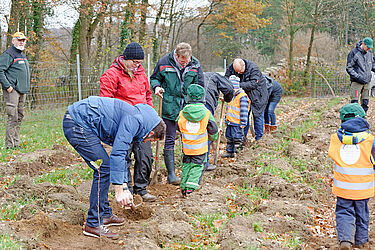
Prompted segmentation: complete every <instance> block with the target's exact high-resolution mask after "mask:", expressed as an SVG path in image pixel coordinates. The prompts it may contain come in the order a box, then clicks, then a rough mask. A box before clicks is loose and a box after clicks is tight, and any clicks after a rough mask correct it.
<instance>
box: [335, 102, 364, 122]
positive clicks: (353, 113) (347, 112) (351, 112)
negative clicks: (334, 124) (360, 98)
mask: <svg viewBox="0 0 375 250" xmlns="http://www.w3.org/2000/svg"><path fill="white" fill-rule="evenodd" d="M365 116H366V113H365V111H364V110H363V108H362V107H361V105H359V104H358V103H349V104H346V105H344V106H343V107H342V108H341V109H340V119H341V121H342V122H345V121H348V120H350V119H353V118H356V117H362V118H365Z"/></svg>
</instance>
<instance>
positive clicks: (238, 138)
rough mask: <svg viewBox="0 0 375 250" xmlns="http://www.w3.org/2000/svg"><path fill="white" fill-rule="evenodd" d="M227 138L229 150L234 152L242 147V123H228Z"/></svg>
mask: <svg viewBox="0 0 375 250" xmlns="http://www.w3.org/2000/svg"><path fill="white" fill-rule="evenodd" d="M225 138H227V152H228V153H234V152H235V151H236V148H241V147H242V143H243V138H244V132H243V129H242V128H240V125H237V126H233V125H230V124H228V125H227V129H226V130H225Z"/></svg>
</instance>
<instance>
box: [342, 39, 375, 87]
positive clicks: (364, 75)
mask: <svg viewBox="0 0 375 250" xmlns="http://www.w3.org/2000/svg"><path fill="white" fill-rule="evenodd" d="M361 44H362V41H359V42H358V43H357V44H356V46H355V48H354V49H352V50H351V51H350V53H349V54H348V59H347V63H346V72H348V74H349V76H350V81H352V82H358V83H361V84H366V83H369V82H370V81H371V77H372V75H371V71H374V72H375V60H374V54H373V53H372V51H371V50H369V51H367V52H366V51H364V50H363V49H362V48H361Z"/></svg>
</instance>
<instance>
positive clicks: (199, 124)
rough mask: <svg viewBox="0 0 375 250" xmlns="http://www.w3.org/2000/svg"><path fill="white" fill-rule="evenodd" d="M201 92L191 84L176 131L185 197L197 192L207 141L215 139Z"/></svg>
mask: <svg viewBox="0 0 375 250" xmlns="http://www.w3.org/2000/svg"><path fill="white" fill-rule="evenodd" d="M204 94H205V91H204V88H203V87H202V86H200V85H198V84H192V85H190V86H189V88H188V89H187V98H186V101H187V103H188V104H187V105H186V106H185V107H184V108H183V109H182V110H181V111H180V114H179V117H178V129H179V131H180V132H181V136H182V149H183V152H184V157H183V159H182V174H181V192H182V195H183V196H186V195H188V194H190V193H191V192H193V191H194V190H197V189H198V188H199V178H200V176H201V175H202V171H203V166H204V163H205V162H206V154H207V152H208V140H210V141H214V140H216V139H217V132H218V128H217V125H216V122H215V119H214V117H213V115H212V114H211V112H210V111H209V110H208V109H207V108H206V107H205V105H204Z"/></svg>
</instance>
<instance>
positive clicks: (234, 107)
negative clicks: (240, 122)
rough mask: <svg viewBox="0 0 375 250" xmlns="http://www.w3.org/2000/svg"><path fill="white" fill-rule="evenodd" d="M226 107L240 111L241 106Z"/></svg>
mask: <svg viewBox="0 0 375 250" xmlns="http://www.w3.org/2000/svg"><path fill="white" fill-rule="evenodd" d="M228 108H230V109H233V110H234V111H238V112H241V108H238V107H236V106H232V105H230V106H229V107H228Z"/></svg>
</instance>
